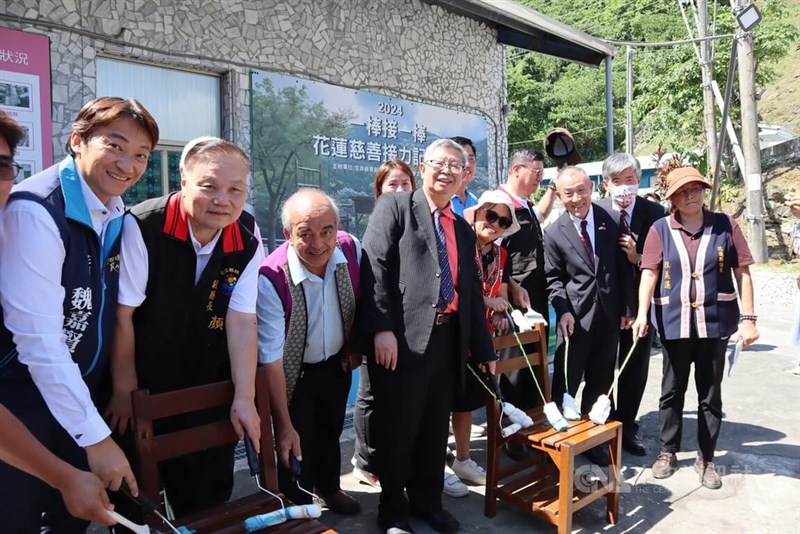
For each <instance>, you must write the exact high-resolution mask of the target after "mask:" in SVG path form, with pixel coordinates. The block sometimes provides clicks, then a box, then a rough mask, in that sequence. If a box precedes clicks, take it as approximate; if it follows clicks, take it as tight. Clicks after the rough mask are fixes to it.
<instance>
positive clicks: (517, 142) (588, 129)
mask: <svg viewBox="0 0 800 534" xmlns="http://www.w3.org/2000/svg"><path fill="white" fill-rule="evenodd" d="M620 124H625V123H624V122H615V123H614V126H619V125H620ZM605 128H606V125H605V124H604V125H602V126H596V127H594V128H587V129H585V130H579V131H577V132H570V133H571V134H572V135H578V134H582V133H586V132H593V131H595V130H604V129H605ZM544 140H545V138H544V137H542V138H541V139H526V140H525V141H514V142H513V143H508V146H511V145H522V144H524V143H538V142H543V141H544Z"/></svg>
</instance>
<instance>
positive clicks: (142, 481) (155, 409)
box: [131, 367, 330, 534]
mask: <svg viewBox="0 0 800 534" xmlns="http://www.w3.org/2000/svg"><path fill="white" fill-rule="evenodd" d="M233 392H234V388H233V383H232V382H230V381H228V382H219V383H216V384H210V385H206V386H198V387H194V388H188V389H183V390H179V391H173V392H169V393H161V394H158V395H150V394H149V392H148V391H147V390H137V391H135V392H133V394H132V395H131V402H132V405H133V419H134V420H133V427H134V436H135V439H136V449H137V450H136V452H137V458H138V460H139V462H138V463H139V467H138V472H137V473H136V475H137V478H139V485H140V489H142V490H143V491H145V493H146V494H147V496H148V497H149V498H150V499H151V500H152V501H153V502H159V494H158V492H159V487H160V480H159V473H158V468H157V463H158V462H160V461H163V460H165V459H169V458H174V457H178V456H182V455H185V454H189V453H192V452H195V451H198V450H203V449H207V448H210V447H216V446H220V445H225V444H232V443H236V442H237V441H238V437H237V436H236V433H235V432H234V430H233V426H232V425H231V422H230V420H229V419H228V414H227V410H221V413H220V415H219V420H217V421H214V422H212V423H208V424H204V425H198V426H195V427H191V428H187V429H183V430H178V431H174V432H166V433H162V434H159V435H154V434H153V422H154V421H158V420H160V419H164V418H167V417H172V416H175V415H182V414H188V413H192V412H196V411H201V410H206V409H208V408H215V407H219V406H230V404H231V402H232V400H233ZM256 409H257V410H258V413H259V415H260V417H261V439H260V444H261V457H260V465H261V472H262V475H261V480H262V484H264V485H265V486H266V487H268V488H270V489H275V490H276V488H277V484H278V483H277V476H276V467H275V458H274V454H275V451H274V447H273V435H272V419H271V417H270V405H269V394H268V378H267V370H266V368H263V367H262V368H259V369H258V370H257V371H256ZM284 503H285V505H286V506H290V505H291V504H292V503H291V502H290V501H289V500H288V499H284ZM277 507H278V501H277V500H276V499H275V498H274V497H271V496H269V495H267V494H265V493H261V492H259V493H257V494H255V495H250V496H247V497H244V498H242V499H237V500H235V501H232V502H229V503H225V504H224V505H221V506H218V507H215V508H213V509H210V510H206V511H204V512H202V513H199V514H195V515H192V516H187V517H182V518H178V519H177V520H176V521H175V523H176V524H177V525H189V526H190V527H191V528H193V529H196V530H197V532H198V534H206V533H211V532H214V533H221V534H242V533H244V532H245V528H244V520H245V519H246V518H248V517H252V516H255V515H259V514H263V513H266V512H269V511H271V510H275V509H277ZM147 520H148V524H149V525H150V526H152V527H156V528H160V527H161V526H162V525H161V522H160V520H159V519H158V518H157V517H155V516H154V515H152V514H150V515H148V516H147ZM264 532H270V533H277V532H280V533H287V534H320V533H323V532H330V530H329V529H328V527H325V526H324V525H322V524H321V523H319V522H318V521H315V520H292V521H287V522H286V523H282V524H280V525H277V526H275V527H272V528H270V529H268V530H265V531H264Z"/></svg>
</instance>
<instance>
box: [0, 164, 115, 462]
mask: <svg viewBox="0 0 800 534" xmlns="http://www.w3.org/2000/svg"><path fill="white" fill-rule="evenodd" d="M80 183H81V191H82V192H83V198H84V200H85V202H86V207H87V208H88V210H89V214H90V216H91V218H92V226H93V227H94V231H95V232H97V235H98V236H100V237H101V239H102V238H103V237H104V236H105V230H106V227H107V225H108V223H109V221H111V220H112V219H115V218H117V217H121V216H122V214H123V212H124V206H123V204H122V200H121V199H120V198H119V197H112V198H111V199H110V200H109V201H108V203H107V204H105V205H104V204H103V203H102V202H101V201H100V199H99V198H97V196H96V195H95V194H94V192H93V191H92V190H91V189H90V188H89V186H88V185H87V184H86V181H85V180H84V179H83V178H82V177H81V178H80ZM2 217H3V230H4V233H3V239H2V240H0V257H2V258H3V261H2V264H0V302H1V303H2V306H3V313H4V318H5V325H6V328H8V329H9V331H11V333H12V334H13V339H14V343H15V344H16V346H17V351H18V353H19V355H18V356H17V358H18V360H19V361H20V363H22V364H24V365H26V366H27V367H28V370H29V371H30V374H31V378H32V379H33V382H34V383H35V384H36V387H37V388H38V389H39V391H40V393H41V394H42V397H43V398H44V400H45V402H46V403H47V407H48V408H49V409H50V412H51V413H52V414H53V417H54V418H55V419H56V421H58V422H59V424H60V425H61V426H62V427H64V429H65V430H66V431H67V432H69V434H70V435H71V436H72V437H73V439H74V440H75V442H76V443H77V444H78V445H79V446H81V447H87V446H89V445H94V444H95V443H98V442H99V441H102V440H103V439H105V438H106V437H107V436H108V435H109V434H111V431H110V430H109V428H108V425H106V423H105V421H104V420H103V418H102V416H101V415H100V413H99V412H98V411H97V408H96V407H95V405H94V403H93V402H92V398H91V395H90V394H89V389H88V388H87V387H86V383H85V382H84V381H83V378H82V377H81V372H80V369H79V367H78V365H77V364H76V363H75V362H74V361H73V360H72V355H71V354H70V351H69V349H68V348H67V345H66V337H65V335H64V292H65V290H64V286H63V285H61V269H62V266H63V265H64V260H65V259H66V251H65V250H64V243H63V241H62V240H61V236H60V233H59V230H58V227H57V226H56V223H55V221H54V220H53V218H52V217H51V216H50V214H49V213H48V212H47V210H46V209H45V208H44V207H43V206H42V205H40V204H38V203H36V202H34V201H31V200H15V201H14V202H12V203H10V204H9V205H7V206H6V208H5V210H4V211H3V214H2ZM109 313H113V311H109ZM97 320H101V318H100V317H98V318H97ZM104 335H111V332H104Z"/></svg>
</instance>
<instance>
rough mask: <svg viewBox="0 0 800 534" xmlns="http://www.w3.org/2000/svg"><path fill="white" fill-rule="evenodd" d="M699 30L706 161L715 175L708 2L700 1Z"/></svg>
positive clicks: (709, 170) (714, 121)
mask: <svg viewBox="0 0 800 534" xmlns="http://www.w3.org/2000/svg"><path fill="white" fill-rule="evenodd" d="M697 11H698V13H697V30H698V32H697V33H698V36H699V38H700V39H703V40H702V41H700V70H701V73H702V75H703V126H704V128H705V131H706V161H707V162H708V173H709V175H711V176H713V175H714V169H713V166H714V165H715V164H716V163H715V162H716V161H717V125H716V117H715V114H714V93H713V91H712V88H711V83H712V82H713V81H714V65H713V60H712V58H711V43H710V42H709V41H707V40H705V38H706V37H708V0H698V3H697Z"/></svg>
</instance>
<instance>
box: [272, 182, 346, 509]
mask: <svg viewBox="0 0 800 534" xmlns="http://www.w3.org/2000/svg"><path fill="white" fill-rule="evenodd" d="M281 222H282V223H283V235H284V237H286V242H285V243H284V244H283V245H282V246H280V247H278V248H277V249H275V250H274V251H272V253H271V254H270V255H269V256H268V257H267V259H266V260H265V261H264V264H263V265H262V267H261V270H260V273H261V275H262V276H259V279H258V357H259V362H260V363H262V364H265V365H266V367H267V370H268V376H269V394H270V396H269V398H270V405H271V409H272V414H273V416H274V420H275V433H276V445H277V449H278V451H277V452H278V460H279V461H278V486H279V487H280V489H281V491H282V492H283V493H285V494H286V495H287V496H288V497H289V498H290V499H291V500H292V501H293V502H295V503H298V504H306V503H309V502H310V501H311V499H310V497H309V496H308V495H307V494H304V493H303V492H301V491H299V490H298V489H297V486H296V484H293V483H292V478H291V471H290V470H289V467H290V464H289V455H290V454H293V455H294V456H295V457H296V458H297V459H298V460H302V463H301V472H300V480H299V482H300V486H301V487H303V488H305V489H308V490H311V489H312V488H314V490H315V491H316V493H318V494H319V495H320V497H321V498H322V500H323V501H324V503H325V505H326V506H327V507H328V509H330V510H331V511H332V512H335V513H338V514H347V515H349V514H356V513H358V512H359V511H360V510H361V506H360V505H359V504H358V501H356V500H355V499H353V498H352V497H350V496H349V495H347V494H346V493H344V492H343V491H342V490H341V487H340V484H339V472H340V464H341V453H340V449H339V436H340V435H341V434H342V428H343V426H344V415H345V409H346V408H347V393H348V391H349V390H350V382H351V371H352V370H353V369H354V368H355V367H357V366H358V365H359V364H360V363H361V355H360V354H356V353H354V352H352V351H350V350H349V347H350V334H351V330H352V325H353V321H354V318H355V313H356V299H357V297H358V289H359V272H358V266H359V261H360V257H361V246H360V244H359V243H358V241H357V240H356V239H355V238H354V237H353V236H351V235H350V234H348V233H346V232H338V231H337V230H338V228H339V208H338V207H337V206H336V203H335V202H334V201H333V199H331V198H330V197H329V196H328V195H326V194H325V193H323V192H322V191H319V190H317V189H311V188H308V189H301V190H300V191H298V192H296V193H294V194H293V195H292V196H290V197H289V198H288V199H287V200H286V203H285V204H284V205H283V209H282V210H281Z"/></svg>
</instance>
